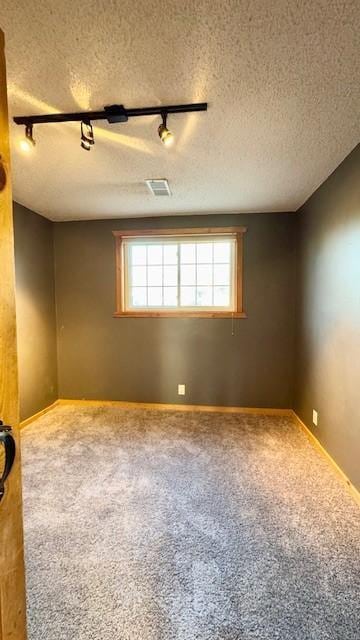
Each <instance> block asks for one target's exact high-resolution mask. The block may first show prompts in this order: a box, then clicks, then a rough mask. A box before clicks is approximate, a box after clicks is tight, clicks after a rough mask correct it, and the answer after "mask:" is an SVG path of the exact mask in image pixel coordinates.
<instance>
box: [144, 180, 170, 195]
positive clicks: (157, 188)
mask: <svg viewBox="0 0 360 640" xmlns="http://www.w3.org/2000/svg"><path fill="white" fill-rule="evenodd" d="M145 182H146V184H147V186H148V187H149V189H150V191H151V193H152V194H153V196H171V191H170V187H169V183H168V181H167V180H166V179H165V178H159V179H154V180H145Z"/></svg>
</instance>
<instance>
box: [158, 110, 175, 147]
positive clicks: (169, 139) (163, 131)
mask: <svg viewBox="0 0 360 640" xmlns="http://www.w3.org/2000/svg"><path fill="white" fill-rule="evenodd" d="M161 117H162V123H161V125H160V126H159V128H158V133H159V137H160V140H161V142H162V143H163V144H165V145H166V146H169V145H170V144H172V143H173V142H174V136H173V134H172V133H171V131H169V129H168V128H167V126H166V122H167V113H166V112H165V113H162V114H161Z"/></svg>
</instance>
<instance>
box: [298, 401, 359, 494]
mask: <svg viewBox="0 0 360 640" xmlns="http://www.w3.org/2000/svg"><path fill="white" fill-rule="evenodd" d="M292 416H293V419H294V422H295V424H296V425H297V426H298V427H300V429H301V431H302V432H303V433H305V435H306V436H307V438H308V439H309V440H310V442H311V444H312V445H313V446H314V447H315V448H316V449H317V450H318V451H319V452H320V453H321V454H322V455H323V456H324V457H325V458H326V460H327V461H328V462H329V463H330V464H331V466H332V468H333V470H334V471H335V473H336V474H337V476H338V477H339V478H340V479H341V480H342V482H343V483H344V484H345V486H346V488H347V489H348V491H349V493H350V495H351V496H352V498H353V499H354V500H355V502H356V503H357V504H358V505H359V506H360V492H359V491H358V490H357V488H356V487H355V486H354V485H353V484H352V483H351V481H350V480H349V478H348V477H347V475H346V474H345V473H344V472H343V470H342V469H341V468H340V467H339V465H338V464H337V463H336V462H335V460H334V458H332V457H331V455H330V453H328V452H327V451H326V449H325V448H324V447H323V445H322V444H321V443H320V442H319V440H318V439H317V437H316V436H315V435H314V434H313V432H312V431H311V430H310V429H309V427H307V426H306V424H305V423H304V422H303V421H302V420H301V419H300V418H299V416H298V415H297V414H296V413H295V411H292Z"/></svg>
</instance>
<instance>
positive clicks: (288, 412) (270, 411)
mask: <svg viewBox="0 0 360 640" xmlns="http://www.w3.org/2000/svg"><path fill="white" fill-rule="evenodd" d="M56 404H58V405H71V404H72V405H80V406H89V407H90V406H93V407H101V406H112V407H119V408H123V409H156V410H157V411H207V412H209V413H249V414H251V413H254V414H260V415H267V416H288V417H291V416H292V414H293V411H292V409H274V408H272V407H270V408H262V407H225V406H213V405H202V404H161V403H158V402H126V401H124V400H69V399H66V398H60V399H59V400H57V403H56Z"/></svg>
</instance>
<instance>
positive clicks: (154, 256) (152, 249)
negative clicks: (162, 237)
mask: <svg viewBox="0 0 360 640" xmlns="http://www.w3.org/2000/svg"><path fill="white" fill-rule="evenodd" d="M162 250H163V248H162V245H161V244H153V245H151V244H150V245H148V264H162Z"/></svg>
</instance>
